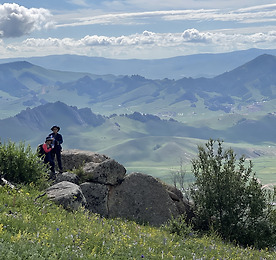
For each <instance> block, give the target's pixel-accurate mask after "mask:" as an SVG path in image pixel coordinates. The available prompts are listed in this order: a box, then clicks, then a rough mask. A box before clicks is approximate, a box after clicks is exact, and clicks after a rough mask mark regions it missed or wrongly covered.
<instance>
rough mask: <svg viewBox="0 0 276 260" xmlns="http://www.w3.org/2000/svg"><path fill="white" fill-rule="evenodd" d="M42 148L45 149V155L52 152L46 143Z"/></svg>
mask: <svg viewBox="0 0 276 260" xmlns="http://www.w3.org/2000/svg"><path fill="white" fill-rule="evenodd" d="M42 147H43V150H44V152H45V153H49V152H51V150H52V148H51V147H49V148H48V146H47V144H46V143H44V144H43V146H42Z"/></svg>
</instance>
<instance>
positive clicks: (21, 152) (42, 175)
mask: <svg viewBox="0 0 276 260" xmlns="http://www.w3.org/2000/svg"><path fill="white" fill-rule="evenodd" d="M0 172H1V174H2V175H3V177H4V178H5V179H7V180H8V181H10V182H12V183H18V184H28V183H34V184H42V183H43V182H44V181H45V180H46V170H45V165H44V164H43V163H42V162H41V160H40V159H39V158H38V156H37V154H36V153H34V152H32V149H31V147H30V145H28V146H25V143H23V142H20V143H19V144H18V145H16V144H15V143H14V142H11V141H8V142H7V143H0Z"/></svg>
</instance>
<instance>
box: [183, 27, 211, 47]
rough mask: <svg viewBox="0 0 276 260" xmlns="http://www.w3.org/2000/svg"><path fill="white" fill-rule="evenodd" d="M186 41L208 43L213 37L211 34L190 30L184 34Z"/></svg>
mask: <svg viewBox="0 0 276 260" xmlns="http://www.w3.org/2000/svg"><path fill="white" fill-rule="evenodd" d="M182 37H183V39H184V41H187V42H194V43H196V42H200V43H208V42H211V40H212V35H211V34H210V33H200V32H199V31H198V30H196V29H194V28H193V29H188V30H185V31H184V32H183V34H182Z"/></svg>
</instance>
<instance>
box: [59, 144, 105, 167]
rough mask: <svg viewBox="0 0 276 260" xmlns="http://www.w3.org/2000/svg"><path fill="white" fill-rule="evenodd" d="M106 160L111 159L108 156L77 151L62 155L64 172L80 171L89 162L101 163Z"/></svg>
mask: <svg viewBox="0 0 276 260" xmlns="http://www.w3.org/2000/svg"><path fill="white" fill-rule="evenodd" d="M106 159H109V157H107V156H106V155H103V154H98V153H94V152H90V151H82V150H77V149H73V150H65V151H62V155H61V160H62V165H63V169H64V171H69V170H73V169H78V168H80V167H82V166H84V164H85V163H87V162H95V163H100V162H103V161H105V160H106Z"/></svg>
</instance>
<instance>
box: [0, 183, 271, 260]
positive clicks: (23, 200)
mask: <svg viewBox="0 0 276 260" xmlns="http://www.w3.org/2000/svg"><path fill="white" fill-rule="evenodd" d="M38 195H39V192H38V191H37V190H35V189H33V188H30V187H26V186H25V187H22V188H21V189H20V190H17V189H14V190H10V189H9V188H7V187H2V186H0V205H1V207H0V209H1V210H0V258H1V259H7V260H10V259H59V260H62V259H64V260H67V259H79V258H83V259H107V260H108V259H120V260H121V259H141V258H145V259H268V260H269V259H275V258H276V253H275V252H271V251H268V250H255V249H252V248H240V247H236V246H234V245H231V244H228V243H226V242H224V241H222V240H221V239H220V238H218V237H217V236H215V235H210V236H199V235H197V234H195V233H191V232H190V233H189V232H187V234H186V235H184V236H183V235H182V236H178V235H176V234H171V233H170V232H169V231H168V229H166V228H165V227H164V228H155V227H150V226H143V225H138V224H136V223H134V222H131V221H126V220H120V219H104V218H101V217H100V216H98V215H95V214H89V213H88V212H85V211H83V210H79V211H77V212H68V211H65V210H64V209H63V208H62V207H59V206H56V205H55V204H53V203H52V202H50V201H48V200H47V199H46V198H45V197H41V198H37V197H38Z"/></svg>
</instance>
